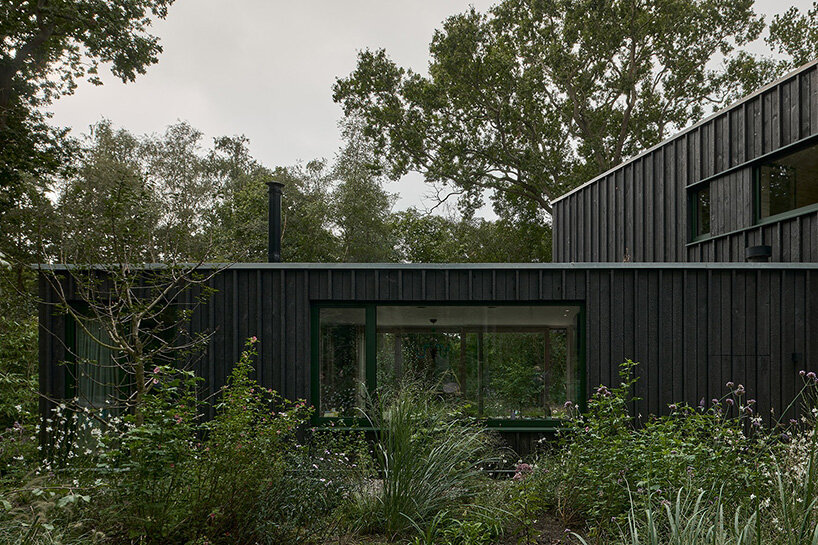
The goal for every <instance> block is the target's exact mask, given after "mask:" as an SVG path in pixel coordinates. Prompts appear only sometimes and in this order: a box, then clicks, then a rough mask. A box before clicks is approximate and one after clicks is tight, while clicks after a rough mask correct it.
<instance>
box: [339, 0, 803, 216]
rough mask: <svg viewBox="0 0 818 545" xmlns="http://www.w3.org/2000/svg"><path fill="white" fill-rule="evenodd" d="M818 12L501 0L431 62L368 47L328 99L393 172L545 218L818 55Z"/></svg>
mask: <svg viewBox="0 0 818 545" xmlns="http://www.w3.org/2000/svg"><path fill="white" fill-rule="evenodd" d="M815 11H816V10H815V9H814V10H813V11H811V12H809V13H808V14H806V15H802V14H800V13H799V12H798V11H797V10H790V11H788V12H786V13H785V14H783V15H781V16H779V17H776V18H775V20H774V22H773V25H772V26H771V28H770V35H769V36H768V37H767V43H768V45H769V46H770V48H771V49H773V50H774V51H776V52H778V53H780V54H782V55H785V56H787V58H786V59H784V60H773V59H771V58H757V57H753V56H751V55H750V54H749V53H747V51H746V50H745V49H744V47H745V46H746V45H747V44H748V43H750V42H752V41H754V40H756V39H758V38H759V37H760V36H761V35H762V32H763V31H764V29H765V24H764V22H763V20H762V18H760V17H759V16H758V15H757V14H756V13H755V12H754V11H753V1H752V0H718V1H716V0H612V1H605V2H601V1H599V0H504V1H502V2H500V3H499V4H497V5H496V6H495V7H493V8H491V9H490V10H489V11H488V12H487V13H480V12H478V11H477V10H475V9H474V8H471V9H469V10H468V11H466V12H465V13H461V14H458V15H454V16H452V17H449V18H448V19H446V20H445V21H444V23H443V25H442V28H441V29H440V30H438V31H436V32H435V34H434V37H433V39H432V42H431V45H430V47H429V51H430V55H431V61H430V63H429V71H428V75H423V74H419V73H416V72H414V71H412V70H410V69H405V68H402V67H400V66H398V65H397V64H395V63H394V62H393V61H392V60H391V59H390V58H389V56H388V54H387V52H386V51H385V50H375V51H373V50H364V51H362V52H361V53H360V54H359V58H358V64H357V67H356V68H355V70H354V71H353V72H352V73H351V74H350V75H349V76H347V77H344V78H339V79H338V80H337V81H336V83H335V86H334V99H335V101H336V102H339V103H340V104H341V105H342V106H343V109H344V112H345V113H346V114H347V115H354V116H358V117H360V118H362V119H363V120H364V123H365V132H366V135H367V136H368V137H369V138H371V139H372V141H373V143H374V149H375V151H376V156H377V158H378V159H379V160H380V161H382V163H383V165H384V166H385V167H386V168H387V170H388V173H389V175H390V176H391V177H393V178H399V177H400V176H402V175H404V174H406V173H407V172H409V171H417V172H421V173H422V174H423V175H424V176H425V177H426V180H427V181H429V182H434V183H441V184H444V185H445V186H446V187H448V188H449V193H448V194H447V195H446V197H448V196H449V195H455V196H457V197H459V202H460V205H461V208H462V209H463V210H464V211H466V212H467V213H469V212H471V211H473V210H474V209H475V208H476V207H478V206H479V205H480V204H482V202H483V199H484V196H485V195H487V194H488V195H490V196H491V198H492V199H493V201H494V205H495V208H496V209H497V210H498V212H499V213H501V215H504V216H508V215H509V214H510V215H512V216H514V215H523V216H526V215H527V216H530V215H531V214H532V209H533V210H534V211H535V212H536V213H538V214H539V215H540V217H542V216H543V215H544V214H545V215H547V214H550V212H551V202H552V201H553V199H554V198H556V197H557V196H559V195H561V194H562V193H564V192H566V191H567V190H569V189H571V188H573V187H575V186H577V185H578V184H580V183H581V182H583V181H585V180H587V179H588V178H590V177H592V176H594V175H596V174H598V173H600V172H603V171H605V170H607V169H609V168H610V167H612V166H614V165H616V164H618V163H620V162H621V161H622V160H623V159H624V158H626V157H628V156H631V155H633V154H635V153H637V152H638V151H639V150H641V149H644V148H647V147H649V146H651V145H653V144H655V143H657V142H659V141H660V140H662V139H663V138H664V137H666V136H667V135H668V134H669V133H670V132H672V131H676V130H679V129H681V128H683V127H685V126H687V125H689V124H690V123H692V122H694V121H696V120H698V119H699V118H700V117H702V115H703V114H704V113H705V112H706V110H707V107H708V106H711V105H712V106H714V107H717V106H719V105H722V104H724V102H725V101H727V100H729V99H731V98H733V97H734V96H735V95H736V94H737V93H740V92H742V91H743V90H744V89H745V87H747V86H755V85H756V84H757V83H758V80H759V79H769V78H771V77H773V76H774V75H776V74H777V73H780V72H781V71H782V70H784V69H785V68H787V67H789V66H791V65H792V64H793V63H797V62H800V61H802V60H803V59H805V58H807V57H809V56H810V55H813V54H814V52H815V42H809V41H808V37H807V38H805V37H804V36H809V35H810V34H809V32H812V33H814V32H815V22H814V21H815V15H816V13H815Z"/></svg>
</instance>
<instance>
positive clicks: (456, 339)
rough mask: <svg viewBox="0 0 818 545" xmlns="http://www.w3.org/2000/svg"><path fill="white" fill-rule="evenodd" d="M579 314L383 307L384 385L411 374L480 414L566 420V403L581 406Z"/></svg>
mask: <svg viewBox="0 0 818 545" xmlns="http://www.w3.org/2000/svg"><path fill="white" fill-rule="evenodd" d="M578 313H579V309H578V308H577V307H556V306H543V307H502V310H499V308H498V307H408V306H407V307H379V308H378V353H377V361H378V369H377V370H378V373H377V381H378V384H379V385H385V384H390V383H395V382H396V381H397V380H399V379H400V377H402V376H404V375H406V374H410V375H411V376H412V377H414V378H416V379H417V378H420V379H422V380H424V381H425V382H427V383H428V384H430V385H432V386H434V387H435V388H437V389H438V391H439V392H440V393H441V394H442V395H445V396H448V397H451V398H453V399H457V400H460V401H462V402H463V404H464V407H465V409H466V412H467V413H469V414H472V415H473V416H477V417H485V418H493V419H542V418H559V417H560V416H561V415H562V414H564V409H563V405H564V403H565V401H567V400H572V401H576V400H577V393H578V392H577V388H578V385H579V382H578V380H577V378H578V377H577V357H576V352H577V351H576V318H577V315H578ZM436 316H438V317H441V318H440V319H439V320H438V318H435V317H436ZM432 320H434V323H433V322H432ZM458 321H459V322H461V323H460V324H459V325H455V324H456V322H458ZM424 323H425V324H428V325H422V324H424Z"/></svg>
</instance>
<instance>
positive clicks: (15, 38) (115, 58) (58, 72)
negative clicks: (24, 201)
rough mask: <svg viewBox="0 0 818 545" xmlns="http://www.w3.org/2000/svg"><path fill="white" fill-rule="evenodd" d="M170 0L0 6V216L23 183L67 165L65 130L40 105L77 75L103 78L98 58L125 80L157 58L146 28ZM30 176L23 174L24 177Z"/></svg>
mask: <svg viewBox="0 0 818 545" xmlns="http://www.w3.org/2000/svg"><path fill="white" fill-rule="evenodd" d="M172 3H173V0H105V1H102V0H8V1H5V2H2V4H0V215H2V214H3V213H4V212H5V211H7V210H8V209H10V208H12V207H13V206H15V205H16V203H17V199H18V198H19V197H20V195H21V194H22V193H23V192H24V187H23V186H24V183H25V182H32V183H41V184H42V183H43V177H44V176H47V175H49V174H51V173H54V172H57V171H60V170H61V169H62V168H63V167H65V166H66V165H67V164H68V162H69V161H68V158H69V157H70V155H71V153H72V151H74V147H73V146H72V143H71V141H69V140H66V131H65V130H61V129H58V128H54V127H52V126H50V125H49V124H48V123H47V115H46V114H45V113H44V112H43V110H42V107H43V106H45V105H47V104H49V103H50V102H51V101H52V100H54V99H55V98H57V97H59V96H61V95H65V94H70V93H72V92H73V91H74V89H75V87H76V82H77V80H78V79H79V78H83V77H86V76H87V77H89V78H90V80H91V81H92V82H94V83H96V84H100V83H101V81H100V80H99V77H98V70H99V66H100V64H101V63H108V64H110V69H111V72H112V73H113V74H114V75H115V76H117V77H119V78H120V79H122V80H123V81H132V80H133V79H134V78H135V77H136V76H137V74H141V73H144V72H145V69H146V68H147V67H148V66H149V65H151V64H153V63H155V62H157V59H158V54H159V53H160V52H161V51H162V48H161V46H160V45H159V41H158V38H156V37H155V36H153V35H151V34H150V33H149V32H148V29H149V27H150V24H151V17H156V18H164V17H165V16H166V15H167V10H168V6H170V5H171V4H172ZM27 175H28V176H29V177H28V178H27V177H26V176H27Z"/></svg>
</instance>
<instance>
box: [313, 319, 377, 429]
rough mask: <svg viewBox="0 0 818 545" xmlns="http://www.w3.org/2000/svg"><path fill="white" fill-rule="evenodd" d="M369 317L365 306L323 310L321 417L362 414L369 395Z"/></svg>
mask: <svg viewBox="0 0 818 545" xmlns="http://www.w3.org/2000/svg"><path fill="white" fill-rule="evenodd" d="M365 320H366V318H365V311H364V309H362V308H323V309H321V328H320V333H319V335H320V337H319V343H320V349H319V354H320V373H321V375H320V379H319V383H320V385H321V390H320V407H321V416H327V417H334V416H346V417H355V416H360V413H359V412H358V409H359V408H363V403H364V400H365V396H366V386H365V379H366V356H365V346H364V330H365Z"/></svg>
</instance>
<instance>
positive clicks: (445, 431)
mask: <svg viewBox="0 0 818 545" xmlns="http://www.w3.org/2000/svg"><path fill="white" fill-rule="evenodd" d="M367 418H368V419H369V422H370V424H371V426H372V427H373V428H375V429H376V430H377V440H376V442H375V446H374V461H375V469H376V471H377V476H378V477H380V478H379V479H376V478H369V479H365V480H362V482H361V486H360V487H359V488H358V489H357V490H356V491H354V493H353V500H352V502H351V504H350V506H349V513H348V515H349V516H350V517H351V518H352V519H353V520H358V521H360V522H359V524H358V526H359V528H360V529H361V530H364V531H380V532H386V533H388V534H390V535H395V534H399V533H402V532H405V531H407V530H409V529H410V528H413V527H414V528H417V529H419V530H422V529H424V528H426V527H427V525H429V524H430V523H432V522H433V520H434V518H435V516H436V515H437V514H438V513H441V512H450V513H453V512H461V511H462V510H464V509H468V507H469V506H470V505H472V504H473V502H474V500H475V499H476V498H477V496H478V493H479V491H480V488H481V482H483V479H484V477H483V476H482V475H481V472H480V469H479V466H480V464H481V463H482V462H485V461H486V460H487V456H488V454H489V452H490V449H491V446H492V445H493V440H492V437H491V436H490V435H489V434H488V432H487V431H486V430H485V429H484V428H482V427H480V426H478V425H477V424H475V423H474V422H473V421H470V420H467V419H465V418H463V417H461V416H459V415H457V414H456V413H454V412H453V411H451V410H450V408H449V407H447V406H445V405H444V404H442V403H439V402H437V401H436V400H435V398H434V395H433V394H431V393H430V392H427V391H424V390H423V389H422V388H420V387H418V386H417V385H416V384H411V383H410V384H404V385H403V386H402V387H401V388H399V389H398V390H397V391H396V392H394V393H389V394H387V393H381V395H380V396H379V397H378V400H377V401H375V402H373V403H371V404H370V408H369V410H368V413H367Z"/></svg>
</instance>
